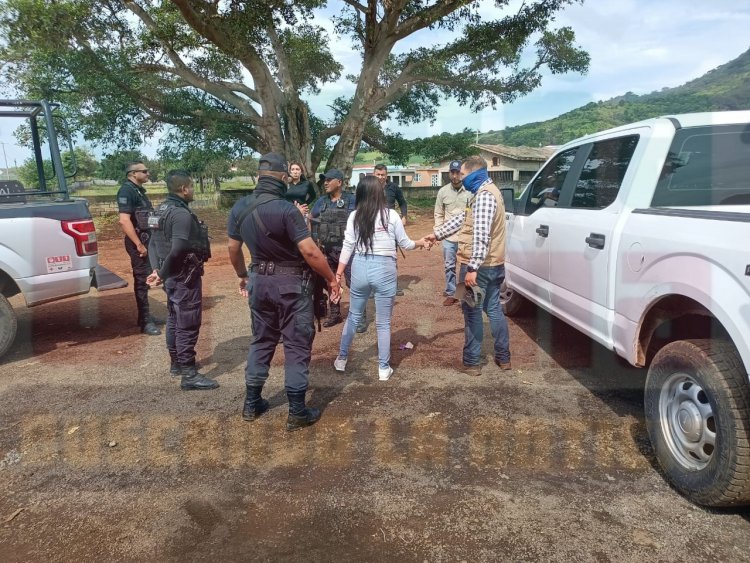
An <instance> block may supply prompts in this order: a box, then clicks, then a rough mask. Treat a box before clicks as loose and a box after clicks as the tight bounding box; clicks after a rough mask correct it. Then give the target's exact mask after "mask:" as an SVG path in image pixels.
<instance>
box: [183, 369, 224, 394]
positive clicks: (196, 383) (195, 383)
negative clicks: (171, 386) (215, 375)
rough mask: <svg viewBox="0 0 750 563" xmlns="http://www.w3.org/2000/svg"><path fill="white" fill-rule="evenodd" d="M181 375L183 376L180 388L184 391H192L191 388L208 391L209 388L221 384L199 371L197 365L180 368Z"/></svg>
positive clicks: (214, 387)
mask: <svg viewBox="0 0 750 563" xmlns="http://www.w3.org/2000/svg"><path fill="white" fill-rule="evenodd" d="M180 375H181V376H182V381H181V382H180V389H182V390H183V391H190V390H191V389H196V390H198V391H208V390H209V389H216V388H217V387H218V386H219V384H218V383H217V382H216V381H214V380H213V379H208V378H207V377H203V375H202V374H200V373H198V370H197V369H196V367H195V366H182V367H181V368H180Z"/></svg>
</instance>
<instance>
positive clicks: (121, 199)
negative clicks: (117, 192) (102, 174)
mask: <svg viewBox="0 0 750 563" xmlns="http://www.w3.org/2000/svg"><path fill="white" fill-rule="evenodd" d="M117 203H119V204H120V205H127V204H128V198H126V197H118V198H117Z"/></svg>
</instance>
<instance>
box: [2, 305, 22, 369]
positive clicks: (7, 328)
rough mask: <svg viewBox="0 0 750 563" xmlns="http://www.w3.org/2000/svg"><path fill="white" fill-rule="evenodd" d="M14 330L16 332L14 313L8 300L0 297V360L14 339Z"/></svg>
mask: <svg viewBox="0 0 750 563" xmlns="http://www.w3.org/2000/svg"><path fill="white" fill-rule="evenodd" d="M16 330H18V321H17V320H16V312H15V311H14V310H13V307H11V306H10V303H8V299H7V298H6V297H5V296H4V295H0V358H2V357H3V355H4V354H5V352H7V351H8V348H10V346H11V344H13V341H14V340H15V339H16Z"/></svg>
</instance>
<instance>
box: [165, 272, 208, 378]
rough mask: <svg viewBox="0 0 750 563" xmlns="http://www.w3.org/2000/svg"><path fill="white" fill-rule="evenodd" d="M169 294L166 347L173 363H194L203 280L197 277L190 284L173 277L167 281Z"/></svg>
mask: <svg viewBox="0 0 750 563" xmlns="http://www.w3.org/2000/svg"><path fill="white" fill-rule="evenodd" d="M164 291H166V293H167V311H168V315H167V350H168V351H169V357H170V359H171V360H172V363H175V364H178V365H179V366H180V367H187V366H194V365H195V345H196V343H197V342H198V333H199V332H200V329H201V320H202V317H203V282H202V278H201V277H200V276H194V277H193V279H192V280H191V281H190V283H187V284H186V283H185V282H184V281H179V280H178V279H177V278H174V277H171V278H168V279H167V281H165V282H164Z"/></svg>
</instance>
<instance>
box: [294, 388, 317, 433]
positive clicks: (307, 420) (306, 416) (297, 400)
mask: <svg viewBox="0 0 750 563" xmlns="http://www.w3.org/2000/svg"><path fill="white" fill-rule="evenodd" d="M286 396H287V399H289V416H288V417H287V419H286V429H287V430H288V431H289V432H293V431H294V430H299V429H300V428H304V427H305V426H311V425H313V424H315V423H316V422H318V420H320V409H316V408H313V407H305V392H304V391H302V392H297V393H293V392H291V391H287V392H286Z"/></svg>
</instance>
